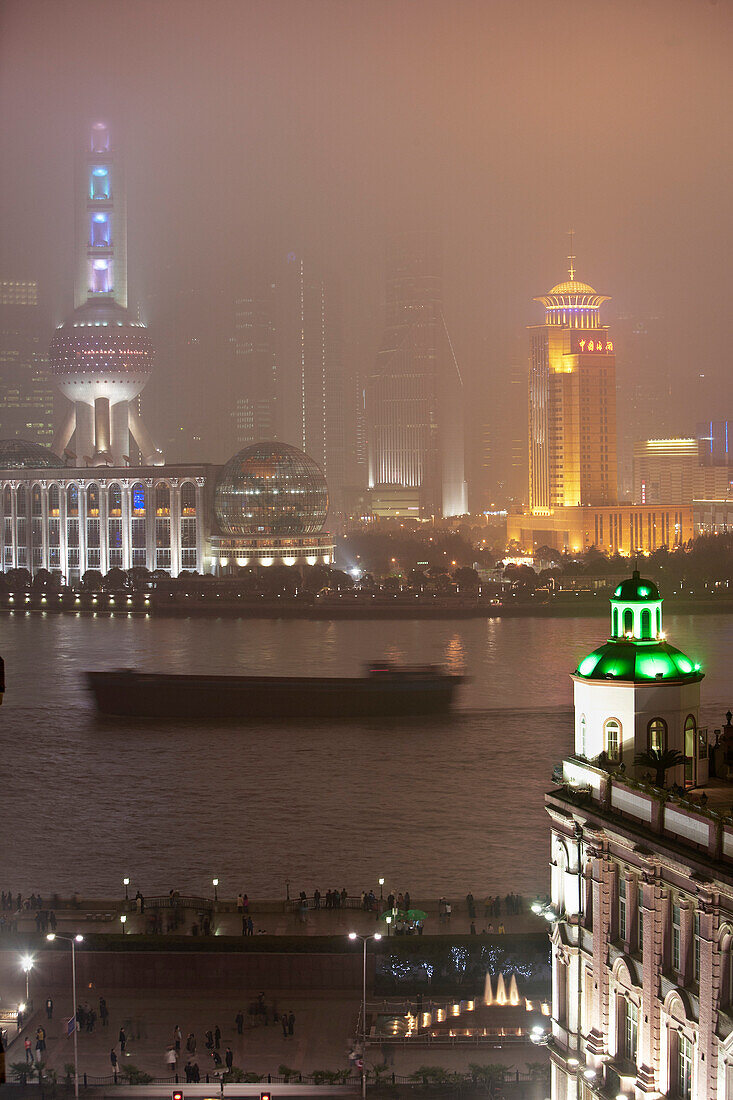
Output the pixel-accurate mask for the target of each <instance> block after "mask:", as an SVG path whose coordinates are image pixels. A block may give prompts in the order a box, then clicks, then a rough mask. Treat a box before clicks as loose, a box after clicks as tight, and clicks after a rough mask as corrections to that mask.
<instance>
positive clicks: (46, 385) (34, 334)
mask: <svg viewBox="0 0 733 1100" xmlns="http://www.w3.org/2000/svg"><path fill="white" fill-rule="evenodd" d="M42 330H43V321H42V318H41V310H40V306H39V303H38V284H37V283H36V282H34V281H18V280H10V279H8V280H3V281H0V437H2V438H3V439H28V440H30V441H31V442H33V443H41V444H43V445H44V446H50V444H51V440H52V439H53V398H54V386H53V383H52V382H51V378H50V375H49V368H48V360H47V358H46V354H45V336H46V334H45V332H43V331H42Z"/></svg>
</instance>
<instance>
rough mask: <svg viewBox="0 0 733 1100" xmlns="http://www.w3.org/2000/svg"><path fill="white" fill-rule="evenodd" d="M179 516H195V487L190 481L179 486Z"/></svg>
mask: <svg viewBox="0 0 733 1100" xmlns="http://www.w3.org/2000/svg"><path fill="white" fill-rule="evenodd" d="M181 515H182V516H195V515H196V486H195V485H194V484H193V482H192V481H186V482H184V483H183V485H182V486H181Z"/></svg>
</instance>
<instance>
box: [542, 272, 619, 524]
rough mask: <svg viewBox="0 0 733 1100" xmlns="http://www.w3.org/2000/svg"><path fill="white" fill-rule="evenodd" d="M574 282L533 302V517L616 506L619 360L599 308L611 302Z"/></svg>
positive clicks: (560, 285) (587, 287)
mask: <svg viewBox="0 0 733 1100" xmlns="http://www.w3.org/2000/svg"><path fill="white" fill-rule="evenodd" d="M573 260H574V257H572V256H571V258H570V279H569V281H568V282H565V283H559V284H558V285H557V286H554V287H553V288H552V290H551V291H550V292H549V293H548V294H543V295H540V297H538V298H535V301H536V302H542V304H543V305H544V307H545V322H544V324H542V325H531V326H530V327H529V333H530V368H529V503H530V508H531V510H532V512H534V513H539V514H542V513H548V512H549V511H550V510H551V509H553V508H567V507H572V506H575V505H587V504H589V505H597V506H602V505H609V504H615V503H616V500H617V493H618V489H617V471H616V357H615V354H614V348H613V341H612V340H611V339H610V335H609V331H608V326H607V325H602V324H601V321H600V315H599V311H600V307H601V305H602V304H603V303H604V302H607V301H609V299H608V297H607V296H606V295H603V294H597V293H596V292H595V290H594V289H593V288H592V287H590V286H588V285H587V283H580V282H577V281H576V279H575V267H574V264H573Z"/></svg>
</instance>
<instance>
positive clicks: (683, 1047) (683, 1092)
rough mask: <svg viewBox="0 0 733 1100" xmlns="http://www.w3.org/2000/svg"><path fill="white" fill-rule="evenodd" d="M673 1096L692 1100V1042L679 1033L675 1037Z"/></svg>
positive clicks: (680, 1099) (681, 1099)
mask: <svg viewBox="0 0 733 1100" xmlns="http://www.w3.org/2000/svg"><path fill="white" fill-rule="evenodd" d="M676 1071H677V1072H676V1074H675V1077H676V1080H675V1086H676V1091H675V1096H677V1097H678V1098H679V1100H692V1042H691V1041H690V1040H689V1039H688V1038H687V1036H686V1035H683V1034H682V1033H681V1032H680V1033H679V1035H678V1036H677V1066H676Z"/></svg>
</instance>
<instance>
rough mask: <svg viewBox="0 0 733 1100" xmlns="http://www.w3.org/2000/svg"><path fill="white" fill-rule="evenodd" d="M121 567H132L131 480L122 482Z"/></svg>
mask: <svg viewBox="0 0 733 1100" xmlns="http://www.w3.org/2000/svg"><path fill="white" fill-rule="evenodd" d="M121 484H122V568H123V569H125V570H127V569H130V568H131V567H132V486H133V484H134V483H133V482H131V481H123V482H122V483H121Z"/></svg>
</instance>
